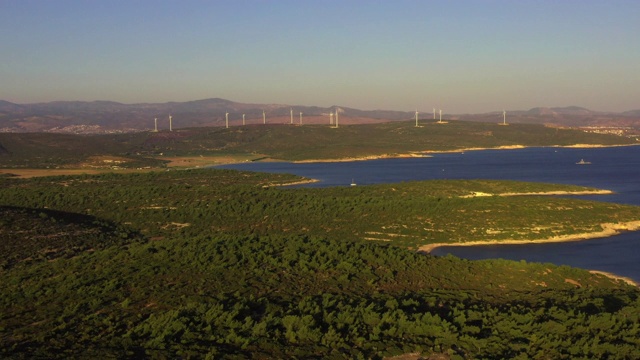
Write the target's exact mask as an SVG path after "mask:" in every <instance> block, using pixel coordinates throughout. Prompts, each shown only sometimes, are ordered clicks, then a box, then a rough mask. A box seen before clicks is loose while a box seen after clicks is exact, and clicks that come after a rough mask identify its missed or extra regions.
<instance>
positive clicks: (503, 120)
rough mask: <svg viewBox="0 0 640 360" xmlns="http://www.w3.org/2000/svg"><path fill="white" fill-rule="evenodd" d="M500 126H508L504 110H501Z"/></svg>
mask: <svg viewBox="0 0 640 360" xmlns="http://www.w3.org/2000/svg"><path fill="white" fill-rule="evenodd" d="M500 125H509V124H507V112H506V111H504V109H503V110H502V124H500Z"/></svg>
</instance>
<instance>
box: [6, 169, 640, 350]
mask: <svg viewBox="0 0 640 360" xmlns="http://www.w3.org/2000/svg"><path fill="white" fill-rule="evenodd" d="M299 180H300V178H299V177H296V176H292V175H285V174H260V173H250V172H237V171H230V170H198V171H195V170H191V171H163V172H149V173H143V174H104V175H99V176H88V175H83V176H63V177H43V178H35V179H10V178H4V179H3V178H0V200H1V204H3V205H4V206H5V207H3V209H4V210H3V211H5V212H7V211H8V214H9V215H8V217H4V218H3V221H5V222H4V223H3V224H4V225H3V226H7V221H8V222H9V223H8V227H9V229H10V231H12V234H11V235H10V236H7V237H2V238H0V240H2V241H3V242H7V241H11V239H13V238H14V237H16V240H17V241H20V239H29V238H31V236H32V235H31V234H32V233H31V232H22V230H28V229H31V228H32V229H44V231H46V232H48V233H51V234H56V233H61V232H62V231H63V228H62V227H66V226H80V227H79V228H77V230H73V234H75V235H78V236H76V237H73V236H72V237H67V238H60V241H57V240H56V241H57V242H56V243H55V244H52V245H51V246H54V247H55V248H56V249H58V251H59V252H62V253H65V252H67V249H75V248H77V247H78V246H79V244H78V240H81V239H82V238H85V237H86V239H87V240H86V241H87V244H85V245H86V246H85V247H84V249H86V248H87V247H90V250H91V251H84V250H82V251H75V252H71V253H69V254H70V255H72V256H61V257H55V258H50V259H47V258H45V260H48V261H41V260H40V261H31V262H27V261H19V262H15V263H13V264H12V266H11V267H7V268H5V269H2V270H0V282H1V283H2V284H3V286H4V289H3V292H2V293H1V294H0V306H1V307H2V309H3V312H2V315H0V328H1V329H2V335H1V337H0V356H2V357H7V358H26V357H37V358H69V357H72V358H73V357H101V358H104V357H115V358H145V357H151V358H177V357H183V358H188V357H195V358H204V357H207V358H220V359H243V358H293V357H298V358H328V357H331V358H337V359H343V358H345V359H346V358H373V359H381V358H384V357H387V356H393V355H399V354H403V353H414V354H415V353H417V354H421V355H422V356H424V357H428V356H431V355H433V356H442V357H444V358H451V359H461V358H517V357H520V358H531V357H535V356H538V355H540V354H546V355H548V356H549V357H552V358H606V357H610V356H617V357H622V358H637V357H638V356H640V353H639V350H638V349H640V342H639V340H638V339H640V330H639V328H638V326H637V324H638V321H640V318H639V315H638V314H640V290H638V288H635V287H630V286H627V285H625V284H624V283H622V282H618V281H615V280H613V279H610V278H606V277H604V276H601V275H596V274H590V273H589V272H587V271H585V270H578V269H572V268H568V267H564V266H561V267H558V266H554V265H551V264H528V263H525V262H512V261H504V260H491V261H466V260H461V259H457V258H454V257H450V256H448V257H433V256H429V255H423V254H418V253H416V252H415V251H410V250H407V249H406V247H407V246H412V247H415V246H417V245H419V244H424V243H428V242H441V241H442V240H443V239H450V240H451V241H468V240H472V239H479V238H483V239H486V236H487V233H488V232H487V231H486V230H488V229H493V230H501V231H502V232H503V233H504V235H505V236H514V235H517V234H520V236H523V237H525V238H526V237H530V236H535V237H539V236H551V235H553V234H560V233H576V232H583V231H595V230H597V229H599V228H600V224H601V223H603V222H626V221H630V220H638V219H640V209H639V208H637V207H632V206H623V205H615V204H606V203H599V202H593V201H581V200H576V199H566V198H549V197H541V196H528V197H526V198H522V197H518V198H514V197H504V196H490V197H467V195H469V194H474V193H476V192H485V193H492V194H504V193H522V192H525V193H526V192H545V191H552V190H553V191H557V190H562V191H584V190H592V189H585V188H582V187H575V186H567V185H546V184H529V183H518V182H509V181H506V182H505V181H429V182H411V183H404V184H389V185H376V186H358V187H356V188H351V187H345V188H322V189H302V188H301V189H282V188H277V187H274V186H273V185H274V184H282V183H290V182H295V181H299ZM8 206H11V207H8ZM45 208H46V209H48V210H44V209H45ZM462 210H464V211H465V214H464V217H465V219H466V221H465V222H462V221H459V219H457V218H456V216H462V213H461V211H462ZM41 213H43V214H44V215H41ZM74 214H75V215H74ZM456 214H459V215H456ZM470 220H471V221H470ZM92 224H93V225H92ZM100 224H104V225H100ZM108 224H120V225H119V226H122V228H121V229H122V230H117V231H105V233H104V235H103V237H102V238H100V239H97V240H98V243H95V242H93V241H94V240H93V238H92V236H93V235H90V234H95V233H93V232H92V231H93V230H92V227H94V229H101V227H102V226H111V225H108ZM452 224H456V225H455V226H452ZM463 225H464V226H463ZM59 227H60V228H59ZM533 227H536V228H538V230H537V231H538V233H534V232H535V230H534V228H533ZM125 229H126V230H125ZM539 229H547V230H544V231H545V232H544V233H540V232H539V231H540V230H539ZM123 230H124V231H125V232H126V234H128V235H127V236H124V237H123V236H122V233H121V232H122V231H123ZM28 231H31V230H28ZM70 231H71V229H68V230H67V232H70ZM82 231H84V232H85V233H87V234H89V235H86V236H85V235H83V234H82ZM546 231H548V232H546ZM138 234H140V235H138ZM138 236H143V237H144V238H139V237H138ZM483 236H484V237H483ZM492 236H495V233H494V235H492ZM370 237H376V239H370ZM127 239H131V240H133V241H131V240H127ZM141 240H144V241H141ZM27 248H34V249H35V253H42V249H45V248H46V246H44V244H34V245H28V246H27ZM4 249H5V250H6V251H5V252H3V255H4V256H7V257H9V258H21V259H24V256H25V255H26V254H25V253H24V248H21V247H15V246H14V247H5V248H4ZM87 250H89V249H87ZM29 256H31V255H29Z"/></svg>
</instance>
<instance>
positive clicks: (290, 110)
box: [289, 109, 293, 124]
mask: <svg viewBox="0 0 640 360" xmlns="http://www.w3.org/2000/svg"><path fill="white" fill-rule="evenodd" d="M289 113H290V114H291V123H290V124H293V109H289Z"/></svg>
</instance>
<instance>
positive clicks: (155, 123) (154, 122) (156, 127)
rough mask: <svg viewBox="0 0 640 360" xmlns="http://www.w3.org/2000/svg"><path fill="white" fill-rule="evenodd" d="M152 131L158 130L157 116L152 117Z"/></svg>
mask: <svg viewBox="0 0 640 360" xmlns="http://www.w3.org/2000/svg"><path fill="white" fill-rule="evenodd" d="M153 132H158V118H154V119H153Z"/></svg>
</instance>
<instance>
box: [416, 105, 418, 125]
mask: <svg viewBox="0 0 640 360" xmlns="http://www.w3.org/2000/svg"><path fill="white" fill-rule="evenodd" d="M416 127H418V109H416Z"/></svg>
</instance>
